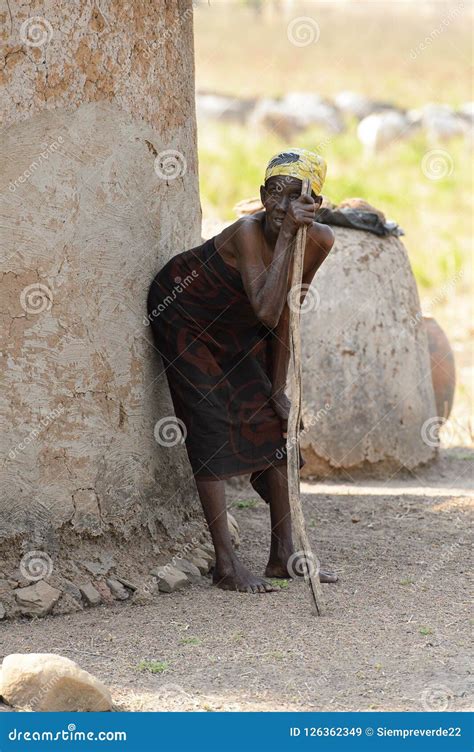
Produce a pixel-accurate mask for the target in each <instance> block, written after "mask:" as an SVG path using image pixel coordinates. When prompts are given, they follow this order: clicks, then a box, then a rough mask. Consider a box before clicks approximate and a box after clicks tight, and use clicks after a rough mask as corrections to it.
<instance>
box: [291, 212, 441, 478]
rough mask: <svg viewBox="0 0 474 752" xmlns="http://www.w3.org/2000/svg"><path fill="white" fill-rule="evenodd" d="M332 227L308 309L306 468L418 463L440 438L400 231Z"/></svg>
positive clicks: (320, 471)
mask: <svg viewBox="0 0 474 752" xmlns="http://www.w3.org/2000/svg"><path fill="white" fill-rule="evenodd" d="M333 230H334V232H335V235H336V242H335V244H334V247H333V249H332V250H331V253H330V255H329V257H328V259H327V260H326V261H325V262H324V264H323V265H322V267H321V269H320V270H319V271H318V273H317V275H316V276H315V278H314V281H313V283H312V286H311V289H310V291H309V292H308V295H307V298H306V299H305V305H306V307H307V312H306V313H304V312H303V314H302V316H301V331H302V369H303V397H304V402H305V406H304V411H303V417H304V422H305V426H306V428H307V430H306V431H305V432H304V433H303V434H302V437H301V447H302V451H303V454H304V457H305V460H306V463H307V464H306V465H305V467H304V468H303V471H302V474H303V475H306V476H308V475H316V476H318V475H321V476H324V475H328V474H331V473H332V472H333V471H340V470H341V469H342V470H345V471H347V473H348V474H349V475H350V473H351V472H354V471H355V470H357V469H359V468H360V469H363V470H364V471H365V472H373V471H374V470H375V469H376V468H378V469H379V470H380V471H381V472H383V473H384V474H385V475H386V474H387V472H388V471H390V472H395V471H397V470H399V469H403V468H407V469H409V470H411V469H413V468H414V467H416V466H417V465H419V464H421V463H424V462H428V461H429V460H431V459H433V458H434V457H435V454H436V449H437V446H436V444H437V440H436V438H435V432H434V431H433V430H432V428H433V427H432V425H431V423H430V421H432V420H433V419H435V416H436V406H435V400H434V392H433V383H432V378H431V367H430V359H429V352H428V342H427V336H426V332H425V330H424V328H423V325H422V321H421V317H420V301H419V298H418V292H417V289H416V282H415V279H414V277H413V273H412V270H411V266H410V262H409V260H408V256H407V253H406V250H405V248H404V246H403V244H402V243H401V242H400V240H399V239H398V238H395V237H388V238H379V237H377V236H375V235H372V234H370V233H367V232H363V231H354V230H348V229H343V228H339V227H334V228H333ZM304 310H305V307H304V308H303V311H304ZM349 475H348V477H349Z"/></svg>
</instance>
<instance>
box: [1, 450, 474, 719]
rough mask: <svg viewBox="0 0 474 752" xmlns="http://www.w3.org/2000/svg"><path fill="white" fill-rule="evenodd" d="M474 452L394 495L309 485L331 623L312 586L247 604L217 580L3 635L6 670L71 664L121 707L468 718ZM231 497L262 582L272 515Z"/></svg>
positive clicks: (361, 487)
mask: <svg viewBox="0 0 474 752" xmlns="http://www.w3.org/2000/svg"><path fill="white" fill-rule="evenodd" d="M472 454H473V453H472V451H469V450H468V449H466V448H463V449H459V450H452V449H451V450H445V451H444V452H443V454H442V459H441V462H440V463H439V464H438V465H437V466H434V467H433V466H432V467H430V468H427V469H425V470H424V471H423V472H419V473H417V477H413V478H408V479H396V480H393V481H390V482H388V483H385V484H384V483H381V482H379V481H370V482H369V481H367V482H357V484H340V483H324V484H321V483H304V484H303V486H302V492H303V499H304V507H305V512H306V519H307V523H308V527H309V532H310V536H311V540H312V543H313V545H314V547H315V549H316V550H317V553H318V555H319V557H320V558H321V560H322V563H323V564H325V565H327V566H330V567H332V568H335V569H336V570H337V571H338V573H339V575H340V581H339V582H338V584H336V585H325V586H324V592H325V594H326V600H327V615H326V616H325V617H323V618H317V617H315V616H313V615H312V613H311V610H310V604H309V599H308V594H307V590H306V586H305V583H304V582H303V581H298V580H293V581H290V582H289V584H288V586H287V587H285V588H283V589H281V590H280V591H279V592H276V593H272V594H267V595H244V594H239V593H228V592H222V591H219V590H217V589H215V588H213V587H212V586H211V584H210V580H209V579H208V578H203V580H202V584H199V585H193V586H191V587H190V588H188V589H187V590H186V591H182V592H178V593H175V594H172V595H164V594H163V595H160V596H158V597H157V599H156V602H155V603H154V604H153V605H149V606H131V605H130V604H127V603H125V604H118V605H116V606H113V607H105V606H100V607H98V608H94V609H91V610H88V611H84V612H82V613H74V614H71V615H66V616H58V617H47V618H45V619H40V620H34V621H30V620H26V619H24V620H21V621H19V622H15V623H8V622H7V623H4V624H3V625H2V626H1V627H0V658H3V656H4V655H7V654H9V653H13V652H28V651H37V652H57V653H61V654H62V655H66V656H68V657H69V658H72V659H74V660H76V661H77V662H78V663H79V664H80V665H81V666H82V667H83V668H85V669H87V670H89V671H91V672H92V673H94V674H95V675H96V676H98V678H100V679H101V680H102V681H103V682H104V683H105V684H107V685H108V686H109V687H110V689H111V691H112V694H113V699H114V702H115V706H116V709H117V710H196V711H203V710H229V711H232V710H316V709H317V710H414V711H420V710H437V709H441V710H443V709H451V710H461V709H467V708H469V707H470V706H471V696H470V692H471V690H472V685H471V675H470V669H469V665H470V662H469V650H470V641H471V630H470V626H469V605H468V604H469V596H468V570H469V555H470V550H471V545H470V540H469V538H470V532H469V524H468V522H469V514H470V508H471V509H472V495H471V494H470V491H469V486H470V478H471V477H472ZM231 496H232V498H231V497H230V496H229V504H230V506H231V507H232V511H233V513H234V515H235V516H236V518H237V519H238V521H239V523H240V527H241V537H242V545H241V555H242V558H243V559H244V560H246V561H247V562H249V563H251V565H252V566H253V567H254V569H255V570H256V571H262V570H263V568H264V565H265V561H266V554H267V548H268V543H269V521H268V509H267V508H266V505H265V504H264V503H263V502H261V501H256V503H255V506H250V507H246V508H241V507H239V504H240V505H242V503H243V505H244V506H246V505H247V503H248V499H250V498H251V497H252V495H251V494H250V495H249V493H248V492H237V491H232V492H231ZM254 498H255V497H254ZM142 660H155V661H160V662H162V663H161V665H159V667H158V668H159V669H162V670H161V671H160V672H159V673H150V672H149V671H143V670H140V669H139V668H138V664H139V663H140V661H142ZM4 709H5V707H4Z"/></svg>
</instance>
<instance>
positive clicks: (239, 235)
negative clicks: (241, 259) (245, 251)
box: [214, 212, 264, 248]
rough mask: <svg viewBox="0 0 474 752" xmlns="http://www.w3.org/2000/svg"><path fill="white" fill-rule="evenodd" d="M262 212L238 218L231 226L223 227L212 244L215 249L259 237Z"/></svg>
mask: <svg viewBox="0 0 474 752" xmlns="http://www.w3.org/2000/svg"><path fill="white" fill-rule="evenodd" d="M263 214H264V212H258V213H257V214H247V215H246V216H245V217H240V218H239V219H237V220H236V221H235V222H233V223H232V224H231V225H228V226H227V227H225V228H224V229H223V230H222V232H220V233H219V234H218V235H216V236H215V238H214V242H215V244H216V247H217V248H222V247H223V246H235V245H238V244H239V241H240V240H241V239H243V238H249V237H252V236H254V237H256V236H260V235H261V233H262V218H263Z"/></svg>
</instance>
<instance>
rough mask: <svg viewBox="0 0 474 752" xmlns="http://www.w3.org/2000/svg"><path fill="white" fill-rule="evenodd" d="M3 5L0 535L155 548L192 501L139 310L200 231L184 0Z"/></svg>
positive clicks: (187, 525) (177, 527) (174, 530)
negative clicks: (160, 425) (168, 442)
mask: <svg viewBox="0 0 474 752" xmlns="http://www.w3.org/2000/svg"><path fill="white" fill-rule="evenodd" d="M99 5H100V7H99ZM36 16H37V17H38V18H35V17H36ZM31 17H33V19H32V18H31ZM1 20H2V27H3V28H4V29H6V31H4V32H3V36H4V38H3V40H2V41H3V42H4V44H5V48H4V57H3V60H2V61H1V62H0V66H1V70H0V76H1V86H2V90H3V94H2V101H3V105H2V123H3V133H2V146H1V149H2V157H1V161H2V172H1V185H0V191H1V209H0V213H1V226H2V238H1V258H0V261H1V266H0V284H1V291H0V301H1V302H0V317H1V328H2V339H3V342H2V359H1V363H2V365H1V369H2V381H3V384H2V391H1V398H0V399H1V412H0V414H1V422H2V425H1V427H0V428H1V438H0V441H1V463H2V471H1V476H2V477H1V485H0V541H2V540H3V542H4V546H5V545H6V544H5V542H6V541H8V540H9V539H12V537H13V536H19V535H20V536H21V535H26V536H28V537H29V538H30V540H31V539H33V538H34V540H35V542H36V543H37V544H40V543H43V544H45V542H46V544H47V545H49V546H50V548H54V547H55V546H58V545H59V543H60V540H61V537H64V539H66V538H67V540H68V541H74V540H76V539H77V540H80V537H81V536H86V537H88V538H89V539H90V538H96V537H97V536H102V538H99V541H100V540H102V539H103V538H104V537H105V535H106V534H107V535H108V537H113V538H114V539H116V540H119V541H120V540H122V541H123V540H130V541H136V540H137V533H139V534H140V536H142V537H146V538H147V539H148V540H149V541H150V545H151V547H152V548H156V549H157V550H158V549H160V547H163V545H164V546H166V540H167V539H171V538H173V537H175V536H177V535H178V534H179V533H183V531H186V530H188V529H191V528H194V527H195V526H196V524H197V522H196V520H198V518H199V512H198V502H197V496H196V490H195V484H194V482H193V479H192V476H191V471H190V467H189V463H188V460H187V455H186V452H185V449H184V446H183V445H175V446H172V447H165V446H161V445H159V444H158V443H157V442H156V440H155V438H154V427H155V424H156V422H157V420H159V419H160V418H163V417H164V416H173V414H174V413H173V409H172V403H171V399H170V396H169V391H168V387H167V384H166V377H165V375H164V374H163V373H162V368H161V360H160V358H159V356H158V355H157V353H156V351H155V350H154V348H153V346H152V344H151V342H152V339H151V331H150V329H149V327H147V326H146V325H145V323H144V316H145V315H146V305H145V304H146V294H147V290H148V287H149V284H150V282H151V279H152V277H153V275H154V274H155V273H156V271H158V269H159V268H160V267H161V266H162V265H163V264H164V263H165V262H166V261H167V260H168V259H169V258H170V257H171V256H172V255H174V254H175V253H177V252H179V251H182V250H184V249H186V248H189V247H192V246H193V245H196V244H197V243H199V240H200V220H201V210H200V203H199V194H198V175H197V156H196V127H195V112H194V61H193V37H192V34H193V29H192V6H191V3H190V2H188V1H187V0H166V2H165V1H164V0H162V1H157V0H155V1H154V2H145V1H140V0H133V2H127V3H123V2H113V1H112V0H101V2H100V4H97V5H96V4H94V3H91V2H85V1H84V0H77V1H76V2H57V1H55V2H53V1H52V0H46V2H41V3H34V2H30V3H14V2H11V0H10V3H9V5H8V6H5V11H4V12H3V13H2V19H1ZM38 35H39V36H38ZM38 40H41V41H42V43H41V44H40V45H37V42H38ZM32 42H33V43H32ZM170 149H172V150H174V151H175V152H179V155H178V157H176V159H177V167H176V170H174V172H173V169H172V170H171V173H170V172H169V171H168V172H166V173H164V174H163V172H162V171H160V170H158V172H157V170H155V165H156V162H155V158H156V157H157V155H160V154H161V152H162V151H164V150H170ZM171 167H172V168H173V165H171ZM199 524H200V523H199ZM59 530H61V535H59V534H58V531H59ZM132 548H133V547H132Z"/></svg>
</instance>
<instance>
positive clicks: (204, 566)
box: [190, 556, 211, 574]
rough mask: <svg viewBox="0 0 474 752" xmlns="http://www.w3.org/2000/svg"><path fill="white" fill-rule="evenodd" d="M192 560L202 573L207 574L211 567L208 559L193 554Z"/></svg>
mask: <svg viewBox="0 0 474 752" xmlns="http://www.w3.org/2000/svg"><path fill="white" fill-rule="evenodd" d="M190 562H191V564H194V566H195V567H197V568H198V569H199V571H200V572H201V574H207V573H208V572H209V570H210V568H211V563H210V562H209V561H207V559H199V558H198V557H197V556H191V558H190Z"/></svg>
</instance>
